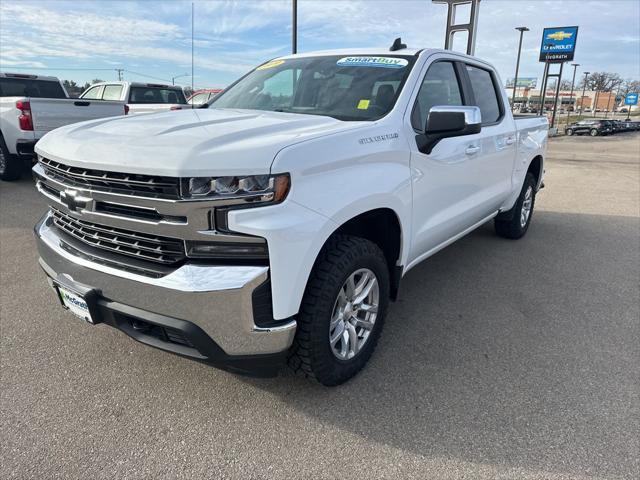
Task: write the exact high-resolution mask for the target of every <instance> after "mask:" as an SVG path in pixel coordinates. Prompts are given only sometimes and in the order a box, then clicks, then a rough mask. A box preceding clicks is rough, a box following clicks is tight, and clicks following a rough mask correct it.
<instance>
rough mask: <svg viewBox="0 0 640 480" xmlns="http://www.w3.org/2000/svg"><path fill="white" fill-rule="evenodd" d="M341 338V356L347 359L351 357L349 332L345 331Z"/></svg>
mask: <svg viewBox="0 0 640 480" xmlns="http://www.w3.org/2000/svg"><path fill="white" fill-rule="evenodd" d="M340 338H341V339H342V344H341V347H340V355H341V356H342V358H347V357H348V355H349V332H348V331H347V330H346V329H345V330H344V331H343V332H342V336H341V337H340Z"/></svg>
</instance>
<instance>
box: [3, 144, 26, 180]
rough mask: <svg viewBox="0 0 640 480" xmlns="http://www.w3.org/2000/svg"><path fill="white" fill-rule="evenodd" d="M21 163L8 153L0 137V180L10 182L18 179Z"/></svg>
mask: <svg viewBox="0 0 640 480" xmlns="http://www.w3.org/2000/svg"><path fill="white" fill-rule="evenodd" d="M21 173H22V161H21V160H20V159H19V158H18V157H16V156H15V155H11V154H10V153H9V149H8V148H7V145H6V144H5V143H4V138H2V137H0V180H5V181H11V180H16V179H18V178H20V174H21Z"/></svg>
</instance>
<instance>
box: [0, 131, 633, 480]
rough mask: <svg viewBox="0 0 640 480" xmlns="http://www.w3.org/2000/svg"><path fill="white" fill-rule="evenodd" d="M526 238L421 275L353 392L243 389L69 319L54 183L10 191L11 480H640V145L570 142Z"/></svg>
mask: <svg viewBox="0 0 640 480" xmlns="http://www.w3.org/2000/svg"><path fill="white" fill-rule="evenodd" d="M546 170H547V175H546V188H545V189H544V190H543V191H542V192H541V193H540V194H539V195H538V199H537V204H536V211H535V213H534V217H533V223H532V225H531V228H530V230H529V232H528V234H527V235H526V237H525V238H523V239H522V240H520V241H509V240H504V239H500V238H498V237H496V236H495V235H494V233H493V228H492V225H491V224H488V225H485V226H483V227H481V228H480V229H478V230H477V231H475V232H474V233H472V234H470V235H468V236H467V237H465V238H463V239H461V240H460V241H458V242H456V243H455V244H453V245H451V246H450V247H448V248H446V249H445V250H443V251H442V252H440V253H438V254H437V255H435V256H433V257H432V258H430V259H429V260H427V261H426V262H424V263H423V264H421V265H420V266H418V267H416V268H415V269H414V270H412V271H411V272H410V273H409V274H408V275H407V277H406V278H405V279H404V280H403V283H402V289H401V293H400V299H399V301H398V302H396V303H395V304H392V306H391V309H390V312H389V316H388V319H387V322H386V325H385V330H384V332H383V336H382V338H381V340H380V342H379V344H378V349H377V351H376V352H375V354H374V356H373V358H372V360H371V362H370V364H369V365H368V366H367V367H366V368H365V370H363V371H362V372H361V374H360V375H359V376H358V377H356V378H355V379H353V380H352V381H350V382H348V383H347V384H345V385H343V386H341V387H337V388H325V387H321V386H318V385H315V384H312V383H309V382H308V381H306V380H304V379H302V378H299V377H296V376H294V375H292V374H289V373H288V372H286V371H283V373H282V374H281V375H280V376H279V377H277V378H272V379H252V378H247V377H241V376H236V375H234V374H230V373H227V372H224V371H221V370H217V369H215V368H212V367H208V366H206V365H202V364H199V363H196V362H193V361H190V360H187V359H183V358H180V357H177V356H174V355H171V354H167V353H164V352H162V351H159V350H155V349H153V348H150V347H147V346H145V345H142V344H139V343H136V342H135V341H134V340H132V339H130V338H129V337H127V336H126V335H124V334H122V333H120V332H118V331H116V330H114V329H111V328H109V327H107V326H96V327H92V326H90V325H86V324H83V323H81V322H80V321H79V320H77V319H76V318H75V317H73V316H71V315H70V314H68V313H67V312H65V311H63V310H62V308H61V307H60V306H59V304H57V303H56V299H55V298H54V296H53V293H52V291H51V290H50V289H49V287H48V286H47V284H46V281H45V278H44V275H43V274H42V272H41V271H40V269H39V267H38V264H37V254H36V250H35V245H34V240H33V236H32V228H33V225H34V224H35V222H36V221H37V220H38V218H39V217H40V216H41V214H42V213H43V212H44V210H45V203H44V201H43V200H42V199H40V198H39V196H38V195H37V193H36V191H35V189H34V187H33V182H32V181H31V180H30V179H27V178H25V179H23V180H22V181H19V182H16V183H0V281H1V288H0V343H1V350H0V418H1V431H0V435H1V439H0V453H1V459H0V460H1V461H0V477H1V478H3V479H30V478H33V479H57V478H61V479H62V478H64V479H67V478H69V479H110V480H111V479H170V478H197V479H227V478H228V479H256V480H257V479H325V478H326V479H333V478H336V479H338V478H340V479H386V478H389V479H394V480H397V479H404V478H416V479H459V478H465V479H476V478H492V479H493V478H499V479H529V478H535V479H539V478H544V479H561V478H562V479H564V478H580V479H596V478H597V479H600V478H606V479H618V478H625V479H635V478H638V477H639V476H640V460H639V459H640V454H639V452H640V441H639V439H640V435H639V434H640V374H639V373H640V372H639V367H638V365H639V360H640V347H639V346H640V338H639V337H640V335H639V333H640V290H639V278H640V243H639V242H640V220H639V219H640V133H628V134H621V135H616V136H611V137H605V138H600V137H598V138H590V137H577V138H576V137H572V138H557V139H552V140H551V144H550V151H549V160H548V162H547V164H546Z"/></svg>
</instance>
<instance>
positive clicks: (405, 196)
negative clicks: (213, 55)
mask: <svg viewBox="0 0 640 480" xmlns="http://www.w3.org/2000/svg"><path fill="white" fill-rule="evenodd" d="M397 43H398V42H396V43H395V44H394V47H392V51H386V50H381V49H363V50H338V51H333V52H326V51H325V52H320V53H305V54H301V55H290V56H285V57H281V58H277V59H275V60H271V61H269V62H267V63H265V64H263V65H260V66H259V67H257V68H256V69H254V70H253V71H251V72H250V73H248V74H247V75H246V76H244V77H243V78H242V79H241V80H239V81H238V82H236V83H235V84H233V85H232V86H231V87H229V88H228V89H226V90H225V91H224V92H223V93H222V94H220V95H219V96H217V97H216V98H215V99H214V100H213V102H211V103H210V104H207V105H206V106H203V108H201V109H197V110H183V111H180V112H172V113H168V112H167V113H164V114H157V115H149V116H140V117H137V118H128V119H126V120H125V121H121V120H115V119H114V120H109V121H100V122H85V123H83V124H80V125H74V126H69V127H64V128H62V129H58V130H56V131H54V132H51V133H49V134H48V135H46V136H45V137H44V138H43V139H42V140H41V141H40V142H39V143H38V145H37V147H36V150H37V152H38V154H39V156H40V162H39V163H38V164H37V165H36V166H35V167H34V174H35V176H36V177H37V188H38V189H39V191H40V192H41V193H42V194H43V195H44V197H45V200H46V201H47V202H48V204H49V210H48V211H47V213H46V214H45V215H44V217H43V218H42V220H41V221H40V222H39V223H38V224H37V226H36V227H35V232H36V239H37V245H38V249H39V255H40V265H41V266H42V268H43V270H44V272H45V273H46V275H47V277H48V278H49V281H50V282H51V285H52V286H53V287H54V289H55V292H56V294H57V298H59V299H60V301H61V302H62V304H63V305H64V306H65V307H66V308H68V309H69V310H70V311H71V312H72V313H75V314H77V315H78V316H79V317H81V318H82V319H83V321H86V322H88V323H90V324H97V323H105V324H107V325H110V326H112V327H115V328H117V329H120V330H121V331H123V332H124V333H126V334H127V335H130V336H131V337H133V338H134V339H136V340H138V341H140V342H143V343H146V344H148V345H152V346H155V347H158V348H161V349H164V350H168V351H171V352H175V353H179V354H181V355H184V356H187V357H191V358H195V359H198V360H200V361H205V362H209V363H213V364H217V365H223V366H225V368H228V369H232V370H234V371H238V372H252V373H254V374H256V373H260V374H263V375H265V374H273V373H274V372H275V371H277V368H278V366H279V365H280V364H281V363H282V362H283V361H284V360H285V358H287V359H288V362H289V364H290V366H291V367H292V368H293V369H294V370H297V371H300V372H302V373H304V374H305V375H306V376H308V377H310V378H315V379H316V380H317V381H319V382H320V383H322V384H324V385H336V384H339V383H342V382H344V381H346V380H348V379H349V378H351V377H353V376H354V375H355V374H356V373H357V372H358V371H359V370H360V369H361V368H362V367H363V366H364V365H365V363H367V361H368V360H369V357H370V356H371V355H372V353H373V350H374V348H375V346H376V343H377V341H378V338H379V336H380V332H381V330H382V327H383V323H384V321H385V316H386V312H387V305H388V302H389V299H395V298H396V296H397V295H398V290H399V287H400V279H401V278H402V277H403V276H404V275H405V274H406V273H407V272H408V271H409V270H411V269H412V268H413V267H415V266H416V265H418V264H420V263H421V262H422V261H424V260H425V259H426V258H428V257H430V256H431V255H433V254H434V253H436V252H437V251H439V250H440V249H442V248H444V247H446V246H447V245H449V244H450V243H452V242H454V241H455V240H457V239H459V238H461V237H463V236H464V235H466V234H467V233H469V232H470V231H472V230H474V229H475V228H477V227H479V226H480V225H482V224H484V223H485V222H488V221H490V220H493V221H494V225H495V230H496V233H497V234H498V235H499V236H501V237H506V238H509V239H517V238H520V237H522V236H523V235H525V233H526V232H527V229H528V228H529V226H530V222H531V218H532V213H533V209H534V205H535V199H536V193H537V192H538V191H539V189H540V188H541V186H542V184H543V173H544V158H545V153H546V146H547V134H548V129H549V125H548V123H547V120H546V119H545V118H544V117H534V116H527V117H521V118H517V119H514V118H513V116H512V115H511V110H510V109H509V102H508V98H507V94H506V92H505V90H504V89H503V88H501V87H500V85H502V83H501V81H500V79H499V76H498V73H497V71H496V70H495V68H494V67H493V66H492V65H491V64H489V63H487V62H485V61H483V60H481V59H478V58H474V57H470V56H466V55H462V54H460V53H453V52H451V51H446V50H431V49H419V50H418V49H407V48H403V47H402V46H401V47H400V48H398V47H397V46H396V45H397ZM294 72H295V73H297V76H296V77H295V78H296V82H295V85H294V84H293V82H292V81H291V79H292V78H294ZM294 92H295V95H294ZM525 247H526V246H525V245H523V246H522V248H523V250H522V252H523V253H522V254H523V255H526V254H527V253H526V248H525ZM408 300H409V299H407V301H408ZM401 320H402V319H394V322H396V321H401ZM115 354H116V353H114V355H115Z"/></svg>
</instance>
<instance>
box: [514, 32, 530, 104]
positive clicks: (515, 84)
mask: <svg viewBox="0 0 640 480" xmlns="http://www.w3.org/2000/svg"><path fill="white" fill-rule="evenodd" d="M516 30H518V31H520V43H518V60H516V76H515V78H514V79H513V96H512V97H511V111H513V108H514V107H515V104H516V89H517V88H518V70H519V69H520V53H521V52H522V35H523V34H524V32H528V31H529V29H528V28H527V27H516Z"/></svg>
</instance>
